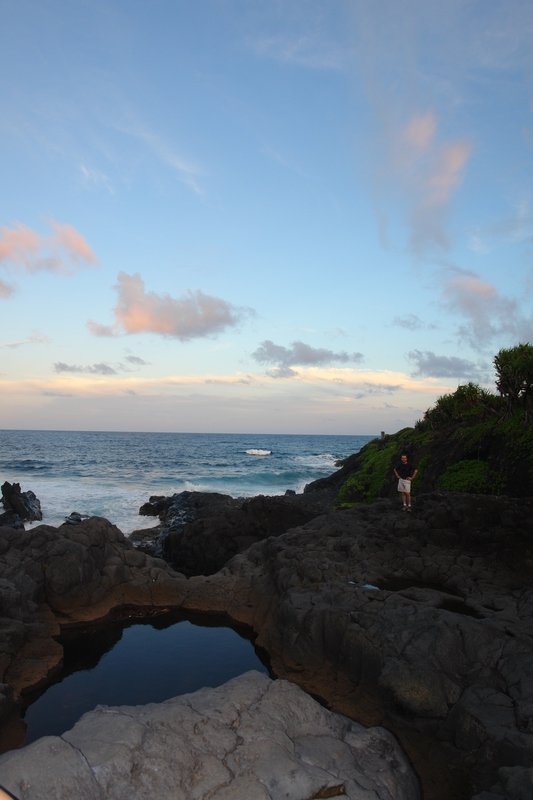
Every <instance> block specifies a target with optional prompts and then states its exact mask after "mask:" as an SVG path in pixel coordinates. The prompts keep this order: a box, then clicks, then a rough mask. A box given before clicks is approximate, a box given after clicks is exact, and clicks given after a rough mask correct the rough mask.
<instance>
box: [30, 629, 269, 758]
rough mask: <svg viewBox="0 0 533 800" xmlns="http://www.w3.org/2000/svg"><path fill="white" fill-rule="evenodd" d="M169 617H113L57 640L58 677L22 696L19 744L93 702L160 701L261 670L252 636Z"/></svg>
mask: <svg viewBox="0 0 533 800" xmlns="http://www.w3.org/2000/svg"><path fill="white" fill-rule="evenodd" d="M176 620H177V616H176V615H174V616H169V615H165V616H160V617H157V618H155V619H154V618H152V619H150V621H142V622H139V621H136V622H134V623H131V622H128V623H124V622H122V623H114V624H112V625H106V627H105V628H102V629H100V630H98V629H96V630H94V629H93V630H91V629H88V630H86V631H83V632H81V633H78V634H77V635H76V637H75V638H72V639H71V640H70V641H69V640H67V639H66V640H62V644H63V646H64V648H65V658H64V664H65V666H64V670H63V677H62V679H61V680H60V682H58V683H56V684H54V685H53V686H50V687H49V688H48V689H47V690H46V691H45V692H44V694H42V695H41V696H40V697H39V698H38V699H35V698H32V697H30V698H28V699H29V700H30V701H31V700H32V699H33V700H34V702H32V703H31V705H30V706H29V707H28V709H27V711H26V714H25V719H24V721H25V723H26V725H27V732H26V744H30V742H33V741H35V739H39V738H40V737H41V736H60V735H61V734H62V733H64V732H65V731H67V730H70V728H72V726H73V725H74V724H75V723H76V722H77V720H78V719H79V718H80V717H81V716H82V714H85V712H86V711H91V710H92V709H93V708H95V707H96V706H97V705H99V704H101V705H112V706H117V705H144V704H145V703H161V702H163V701H164V700H168V699H169V698H171V697H175V696H177V695H180V694H186V693H188V692H195V691H196V690H197V689H201V688H203V687H204V686H211V687H215V686H220V685H222V684H223V683H225V682H226V681H228V680H230V678H235V677H237V676H238V675H242V674H243V673H244V672H248V670H251V669H255V670H258V671H259V672H264V673H267V674H268V668H267V667H266V666H265V664H264V663H262V661H261V660H260V658H259V656H258V655H257V653H256V652H255V650H254V646H253V644H252V642H251V641H250V640H249V639H247V638H245V636H242V635H240V634H239V633H237V632H236V631H235V630H233V629H232V628H228V627H223V626H215V625H213V624H205V622H204V623H203V624H201V625H200V624H194V623H192V622H190V621H188V620H183V619H181V620H180V621H176ZM195 622H196V621H195Z"/></svg>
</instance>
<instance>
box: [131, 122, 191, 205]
mask: <svg viewBox="0 0 533 800" xmlns="http://www.w3.org/2000/svg"><path fill="white" fill-rule="evenodd" d="M118 129H119V130H121V132H122V133H126V134H129V135H130V136H132V137H134V138H135V139H137V140H139V141H141V142H143V143H144V144H145V145H146V147H148V149H149V150H150V151H151V152H152V153H153V154H154V155H155V156H156V158H157V159H158V160H159V161H160V162H161V163H163V164H165V165H166V166H168V167H170V168H171V169H172V170H173V171H174V172H176V174H177V175H178V177H179V179H180V180H181V181H182V183H184V184H185V185H186V186H188V187H189V188H190V189H192V191H193V192H194V193H195V194H198V195H200V194H202V190H201V188H200V186H199V184H198V178H199V177H200V176H201V175H203V174H204V172H203V170H202V169H201V168H200V167H199V165H198V164H197V163H196V162H195V161H193V160H192V159H187V158H185V157H183V156H182V155H179V154H178V153H177V152H176V151H175V149H174V148H173V147H172V146H171V145H170V144H169V143H168V142H166V141H165V140H164V139H163V137H162V136H160V135H158V134H157V133H155V132H154V131H152V130H150V129H149V128H148V127H147V126H146V125H141V124H138V125H132V126H129V127H120V128H118Z"/></svg>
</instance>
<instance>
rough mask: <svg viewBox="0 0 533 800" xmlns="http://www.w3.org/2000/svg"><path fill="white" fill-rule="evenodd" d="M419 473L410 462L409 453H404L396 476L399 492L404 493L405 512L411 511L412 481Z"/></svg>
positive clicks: (395, 471)
mask: <svg viewBox="0 0 533 800" xmlns="http://www.w3.org/2000/svg"><path fill="white" fill-rule="evenodd" d="M417 472H418V470H417V469H415V467H414V466H413V464H411V463H410V462H409V461H408V459H407V453H402V455H401V456H400V463H399V464H397V466H396V468H395V470H394V474H395V475H396V477H397V478H398V491H399V492H401V493H402V500H403V510H404V511H411V481H412V480H414V478H415V476H416V473H417Z"/></svg>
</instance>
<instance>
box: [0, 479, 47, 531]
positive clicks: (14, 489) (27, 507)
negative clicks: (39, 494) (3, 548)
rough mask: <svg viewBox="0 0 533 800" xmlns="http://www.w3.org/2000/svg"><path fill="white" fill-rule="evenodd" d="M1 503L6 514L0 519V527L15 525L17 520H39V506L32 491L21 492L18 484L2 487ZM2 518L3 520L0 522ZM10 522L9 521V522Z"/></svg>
mask: <svg viewBox="0 0 533 800" xmlns="http://www.w3.org/2000/svg"><path fill="white" fill-rule="evenodd" d="M2 503H3V506H4V510H5V511H6V514H2V516H1V517H0V525H10V524H11V523H12V522H14V523H15V524H16V526H17V527H20V525H18V524H17V522H18V521H19V520H28V521H30V522H31V521H32V520H41V519H42V518H43V515H42V512H41V504H40V502H39V500H37V498H36V496H35V494H34V493H33V492H32V491H27V492H21V490H20V483H13V484H11V483H8V481H6V482H5V483H4V484H3V485H2ZM2 517H3V520H2ZM10 520H11V521H10Z"/></svg>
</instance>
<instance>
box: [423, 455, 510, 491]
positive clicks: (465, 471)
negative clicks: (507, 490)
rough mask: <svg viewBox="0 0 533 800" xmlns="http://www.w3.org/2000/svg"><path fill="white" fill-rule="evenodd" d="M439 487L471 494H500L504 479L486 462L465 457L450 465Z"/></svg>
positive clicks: (441, 478)
mask: <svg viewBox="0 0 533 800" xmlns="http://www.w3.org/2000/svg"><path fill="white" fill-rule="evenodd" d="M437 488H439V489H449V490H450V491H452V492H468V493H470V494H499V493H500V491H501V489H502V480H501V478H500V476H499V475H498V473H497V472H494V470H492V469H490V467H489V465H488V464H487V463H486V462H484V461H472V460H470V459H465V460H464V461H459V462H458V463H457V464H452V466H451V467H448V469H447V470H446V472H445V473H444V475H441V477H440V479H439V482H438V486H437Z"/></svg>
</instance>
